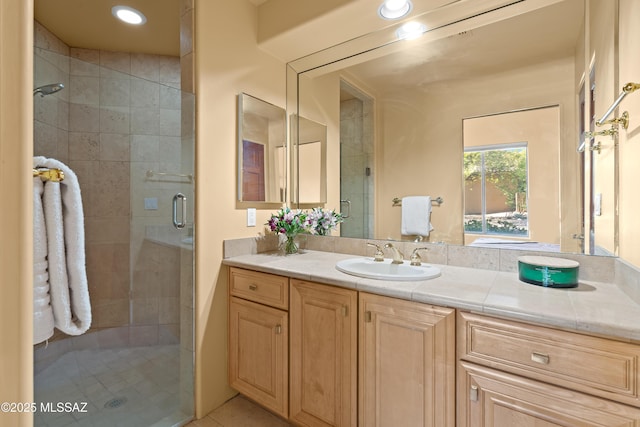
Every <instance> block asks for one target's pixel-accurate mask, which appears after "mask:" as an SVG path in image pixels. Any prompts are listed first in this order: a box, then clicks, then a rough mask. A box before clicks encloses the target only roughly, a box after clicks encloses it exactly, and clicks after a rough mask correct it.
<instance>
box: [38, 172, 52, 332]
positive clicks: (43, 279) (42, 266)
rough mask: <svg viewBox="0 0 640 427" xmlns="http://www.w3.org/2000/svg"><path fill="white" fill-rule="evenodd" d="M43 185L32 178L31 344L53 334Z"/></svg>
mask: <svg viewBox="0 0 640 427" xmlns="http://www.w3.org/2000/svg"><path fill="white" fill-rule="evenodd" d="M43 191H44V187H43V185H42V181H41V180H40V178H34V180H33V344H38V343H41V342H43V341H46V340H48V339H49V338H51V336H52V335H53V327H54V320H53V310H52V308H51V298H50V296H49V271H48V266H49V264H48V262H47V230H46V229H45V224H44V212H43V210H42V192H43Z"/></svg>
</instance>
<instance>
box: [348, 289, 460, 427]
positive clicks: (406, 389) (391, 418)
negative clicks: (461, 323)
mask: <svg viewBox="0 0 640 427" xmlns="http://www.w3.org/2000/svg"><path fill="white" fill-rule="evenodd" d="M359 305H360V322H359V325H360V349H359V351H360V353H359V354H360V356H359V360H360V364H359V373H360V374H359V395H360V399H359V425H360V426H361V427H369V426H403V427H411V426H433V427H446V426H450V427H453V426H454V425H455V363H456V358H455V310H453V309H449V308H442V307H434V306H431V305H427V304H421V303H416V302H411V301H404V300H399V299H396V298H389V297H383V296H378V295H372V294H366V293H360V301H359Z"/></svg>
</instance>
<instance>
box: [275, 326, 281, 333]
mask: <svg viewBox="0 0 640 427" xmlns="http://www.w3.org/2000/svg"><path fill="white" fill-rule="evenodd" d="M281 333H282V325H276V334H278V335H280V334H281Z"/></svg>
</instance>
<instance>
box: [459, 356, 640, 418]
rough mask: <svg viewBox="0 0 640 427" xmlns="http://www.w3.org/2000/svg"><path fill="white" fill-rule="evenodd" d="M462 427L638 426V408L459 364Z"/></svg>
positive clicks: (491, 370)
mask: <svg viewBox="0 0 640 427" xmlns="http://www.w3.org/2000/svg"><path fill="white" fill-rule="evenodd" d="M459 377H460V378H459V380H458V381H459V388H458V408H459V410H458V426H459V427H462V426H466V427H512V426H518V427H551V426H563V427H567V426H576V427H578V426H579V427H596V426H597V427H622V426H625V427H633V426H635V427H637V426H640V409H638V408H634V407H631V406H627V405H623V404H620V403H616V402H613V401H610V400H606V399H602V398H599V397H595V396H591V395H587V394H584V393H580V392H577V391H572V390H568V389H565V388H560V387H556V386H553V385H550V384H547V383H543V382H539V381H535V380H531V379H527V378H524V377H521V376H517V375H512V374H508V373H505V372H501V371H497V370H494V369H491V368H486V367H482V366H478V365H474V364H471V363H466V362H461V363H460V375H459Z"/></svg>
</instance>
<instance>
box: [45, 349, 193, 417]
mask: <svg viewBox="0 0 640 427" xmlns="http://www.w3.org/2000/svg"><path fill="white" fill-rule="evenodd" d="M36 371H37V370H36ZM179 373H180V348H179V346H178V345H163V346H150V347H134V348H122V349H98V350H96V349H93V350H76V351H72V352H69V353H66V354H64V355H63V356H61V357H60V358H59V359H58V360H57V361H55V362H54V363H53V364H51V365H50V366H48V367H47V368H45V369H43V370H41V371H40V372H38V373H37V374H36V375H35V378H34V382H35V398H36V404H37V409H38V412H36V413H35V416H34V426H35V427H63V426H92V427H101V426H105V427H107V426H108V427H116V426H117V427H129V426H131V427H141V426H150V425H153V424H154V423H156V422H157V421H158V420H162V419H169V418H179V417H180V416H181V415H180V375H179ZM59 402H62V403H66V402H68V403H70V404H74V403H77V404H78V405H79V407H80V408H82V409H84V410H86V412H77V411H76V412H71V413H70V412H65V411H60V412H55V408H57V404H58V403H59ZM46 404H50V405H51V406H49V408H50V409H51V410H49V411H46V412H42V411H40V409H41V407H42V405H46ZM85 404H86V405H85ZM184 418H186V416H184V417H183V418H182V419H184ZM169 425H171V424H169Z"/></svg>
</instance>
